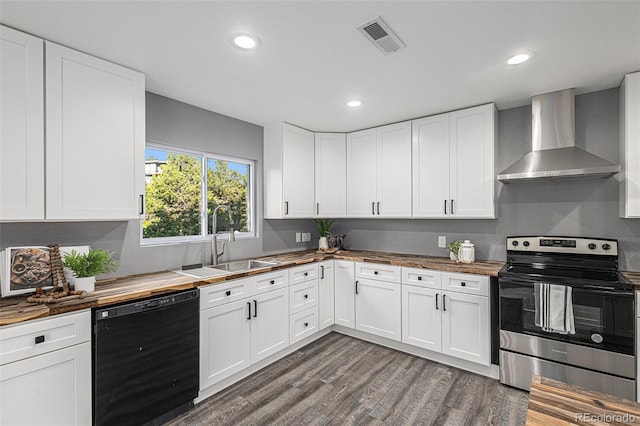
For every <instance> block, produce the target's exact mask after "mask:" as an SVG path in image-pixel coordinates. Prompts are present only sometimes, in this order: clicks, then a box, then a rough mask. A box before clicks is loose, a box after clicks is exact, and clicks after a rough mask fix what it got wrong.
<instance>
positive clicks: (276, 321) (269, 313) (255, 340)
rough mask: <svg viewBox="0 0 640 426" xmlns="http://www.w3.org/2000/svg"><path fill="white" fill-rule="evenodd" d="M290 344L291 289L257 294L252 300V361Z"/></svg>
mask: <svg viewBox="0 0 640 426" xmlns="http://www.w3.org/2000/svg"><path fill="white" fill-rule="evenodd" d="M287 346H289V289H288V288H282V289H280V290H274V291H270V292H267V293H262V294H259V295H257V296H255V297H254V298H253V299H252V301H251V362H252V363H255V362H257V361H260V360H261V359H264V358H266V357H268V356H270V355H273V354H274V353H276V352H278V351H280V350H282V349H284V348H286V347H287Z"/></svg>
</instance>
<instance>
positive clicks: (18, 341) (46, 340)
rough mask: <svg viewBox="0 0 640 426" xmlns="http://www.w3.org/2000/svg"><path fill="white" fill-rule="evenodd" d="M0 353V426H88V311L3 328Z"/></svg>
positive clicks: (89, 317) (89, 315) (89, 373)
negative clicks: (0, 356)
mask: <svg viewBox="0 0 640 426" xmlns="http://www.w3.org/2000/svg"><path fill="white" fill-rule="evenodd" d="M0 352H2V355H3V356H2V358H1V359H2V362H1V363H0V395H1V396H2V397H1V398H0V424H1V425H45V424H46V425H65V426H67V425H88V424H91V314H90V312H89V311H85V312H79V313H74V314H71V315H65V316H59V317H55V318H50V319H43V320H37V321H29V322H27V323H24V324H19V325H15V326H9V327H6V328H4V327H3V328H2V329H0ZM15 354H19V358H18V359H15ZM9 360H11V361H12V362H9Z"/></svg>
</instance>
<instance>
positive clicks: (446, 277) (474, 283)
mask: <svg viewBox="0 0 640 426" xmlns="http://www.w3.org/2000/svg"><path fill="white" fill-rule="evenodd" d="M442 289H443V290H450V291H455V292H458V293H467V294H477V295H480V296H489V277H487V276H485V275H472V274H456V273H452V272H443V273H442Z"/></svg>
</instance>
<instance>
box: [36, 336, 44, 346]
mask: <svg viewBox="0 0 640 426" xmlns="http://www.w3.org/2000/svg"><path fill="white" fill-rule="evenodd" d="M34 340H35V342H36V345H37V344H38V343H42V342H44V336H36V338H35V339H34Z"/></svg>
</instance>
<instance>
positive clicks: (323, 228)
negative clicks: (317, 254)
mask: <svg viewBox="0 0 640 426" xmlns="http://www.w3.org/2000/svg"><path fill="white" fill-rule="evenodd" d="M311 221H312V222H313V224H314V225H315V226H316V229H317V230H318V233H319V234H320V240H319V241H318V249H320V250H326V249H328V248H329V243H328V242H327V236H328V235H329V231H331V228H332V227H333V220H332V219H312V220H311Z"/></svg>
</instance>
